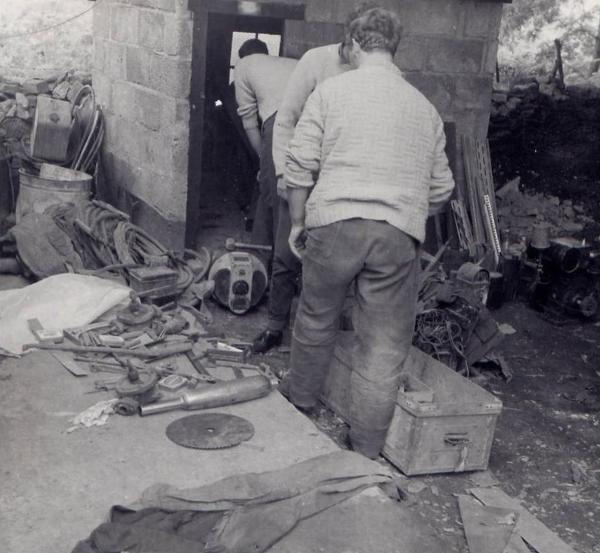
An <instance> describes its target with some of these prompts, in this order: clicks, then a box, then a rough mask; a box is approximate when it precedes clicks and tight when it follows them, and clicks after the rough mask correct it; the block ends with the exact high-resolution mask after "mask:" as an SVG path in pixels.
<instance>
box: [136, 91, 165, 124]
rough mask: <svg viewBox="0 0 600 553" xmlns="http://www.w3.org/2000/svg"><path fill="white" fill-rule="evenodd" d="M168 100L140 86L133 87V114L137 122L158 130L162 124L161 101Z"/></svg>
mask: <svg viewBox="0 0 600 553" xmlns="http://www.w3.org/2000/svg"><path fill="white" fill-rule="evenodd" d="M167 100H169V99H168V98H165V97H164V96H163V95H161V94H157V93H156V92H154V91H152V90H148V89H146V88H142V87H139V86H138V87H135V88H134V105H135V110H134V112H135V114H136V119H137V121H138V123H140V124H141V125H143V126H144V127H146V128H148V129H150V130H153V131H158V130H160V128H161V125H162V110H163V103H164V102H166V101H167Z"/></svg>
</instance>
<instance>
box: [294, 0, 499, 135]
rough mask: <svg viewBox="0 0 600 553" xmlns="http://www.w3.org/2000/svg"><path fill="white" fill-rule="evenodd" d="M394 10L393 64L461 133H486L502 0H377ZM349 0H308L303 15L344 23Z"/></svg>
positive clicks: (322, 20) (318, 20) (314, 19)
mask: <svg viewBox="0 0 600 553" xmlns="http://www.w3.org/2000/svg"><path fill="white" fill-rule="evenodd" d="M379 3H380V4H381V5H383V6H385V7H388V8H390V9H393V10H395V11H396V12H397V13H398V14H399V15H400V18H401V20H402V23H403V29H404V36H403V40H402V42H401V44H400V48H399V50H398V53H397V54H396V60H395V61H396V64H397V65H398V66H399V67H400V69H402V70H403V71H404V73H405V76H406V78H407V79H408V80H409V81H410V82H411V83H412V84H413V85H414V86H416V87H417V88H418V89H419V90H421V92H423V94H425V96H427V97H428V98H429V100H430V101H431V102H432V103H433V104H434V105H435V106H436V108H437V109H438V111H439V112H440V114H441V115H442V117H443V118H444V119H445V120H446V121H454V122H455V123H456V126H457V131H458V132H459V133H468V134H470V135H473V134H476V135H478V136H486V134H487V127H488V123H489V113H490V101H491V94H492V82H493V74H494V70H495V66H496V51H497V48H498V34H499V31H500V20H501V17H502V3H501V2H493V1H487V2H482V1H477V0H380V2H379ZM352 5H353V2H348V1H347V0H327V2H323V1H320V0H309V3H308V5H307V10H306V19H307V21H314V22H316V23H320V22H328V23H336V22H337V23H343V22H344V21H345V18H346V16H347V14H348V11H349V10H350V9H351V7H352Z"/></svg>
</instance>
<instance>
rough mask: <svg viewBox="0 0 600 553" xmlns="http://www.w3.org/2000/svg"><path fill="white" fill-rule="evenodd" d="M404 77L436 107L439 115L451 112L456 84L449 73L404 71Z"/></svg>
mask: <svg viewBox="0 0 600 553" xmlns="http://www.w3.org/2000/svg"><path fill="white" fill-rule="evenodd" d="M405 77H406V80H407V81H408V82H409V83H411V84H412V85H413V86H414V87H415V88H416V89H417V90H419V91H420V92H421V93H422V94H423V95H424V96H425V97H426V98H427V99H428V100H429V101H430V102H431V103H432V104H433V105H434V106H435V107H436V109H437V110H438V112H439V113H440V115H447V114H449V113H451V111H452V102H453V100H454V96H455V93H456V90H455V88H456V85H455V82H454V79H453V78H452V77H451V76H450V75H432V74H427V73H420V72H419V73H417V72H411V73H406V74H405Z"/></svg>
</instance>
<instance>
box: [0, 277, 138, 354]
mask: <svg viewBox="0 0 600 553" xmlns="http://www.w3.org/2000/svg"><path fill="white" fill-rule="evenodd" d="M129 293H130V290H129V288H127V287H126V286H123V285H122V284H118V283H115V282H112V281H110V280H106V279H101V278H97V277H93V276H86V275H76V274H61V275H55V276H51V277H48V278H46V279H44V280H40V281H39V282H36V283H35V284H31V285H30V286H26V287H25V288H19V289H16V290H5V291H2V292H0V348H1V349H4V350H6V351H8V352H9V353H13V354H20V353H22V351H23V345H25V344H30V343H35V342H36V338H35V336H34V335H33V334H32V333H31V331H30V330H29V327H28V325H27V321H28V320H29V319H38V321H40V323H41V324H42V326H43V327H44V328H49V329H50V328H51V329H57V330H64V329H65V328H73V327H78V326H82V325H86V324H89V323H91V322H92V321H95V320H96V319H97V318H98V317H100V316H101V315H103V314H104V313H106V312H107V311H108V310H110V309H112V308H113V307H115V306H116V305H118V304H120V303H121V302H123V301H124V300H126V299H127V298H128V297H129Z"/></svg>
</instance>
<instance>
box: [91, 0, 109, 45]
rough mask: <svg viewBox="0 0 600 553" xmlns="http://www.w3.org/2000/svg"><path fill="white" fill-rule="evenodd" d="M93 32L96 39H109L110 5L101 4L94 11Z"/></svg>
mask: <svg viewBox="0 0 600 553" xmlns="http://www.w3.org/2000/svg"><path fill="white" fill-rule="evenodd" d="M93 17H94V23H93V32H94V36H95V37H96V38H106V39H107V38H110V4H108V3H106V2H101V3H100V4H98V5H96V6H95V9H94V16H93Z"/></svg>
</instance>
